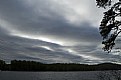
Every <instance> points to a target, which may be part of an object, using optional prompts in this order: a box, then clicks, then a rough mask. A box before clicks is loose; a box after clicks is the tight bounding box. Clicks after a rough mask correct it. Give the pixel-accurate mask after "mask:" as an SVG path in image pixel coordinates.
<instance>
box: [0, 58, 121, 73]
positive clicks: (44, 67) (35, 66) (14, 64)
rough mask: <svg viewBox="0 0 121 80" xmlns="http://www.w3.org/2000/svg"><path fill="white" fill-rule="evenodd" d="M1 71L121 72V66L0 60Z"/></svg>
mask: <svg viewBox="0 0 121 80" xmlns="http://www.w3.org/2000/svg"><path fill="white" fill-rule="evenodd" d="M0 70H3V71H99V70H121V65H118V64H113V63H103V64H98V65H86V64H75V63H55V64H44V63H40V62H35V61H25V60H23V61H22V60H12V61H11V63H10V64H6V63H5V61H3V60H0Z"/></svg>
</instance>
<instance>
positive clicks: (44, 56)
mask: <svg viewBox="0 0 121 80" xmlns="http://www.w3.org/2000/svg"><path fill="white" fill-rule="evenodd" d="M76 1H77V2H78V0H76ZM62 2H63V3H62ZM62 2H56V0H35V1H33V0H1V1H0V59H4V60H7V61H9V60H12V59H27V60H36V61H41V62H47V63H53V62H75V63H77V62H79V63H101V62H106V61H112V60H113V59H115V60H118V61H119V60H120V58H119V57H117V56H114V55H112V54H109V55H108V56H107V53H103V52H102V51H101V46H100V42H101V37H100V35H99V31H98V28H96V27H95V26H93V24H94V23H93V21H92V22H91V21H90V20H92V19H93V18H96V17H93V16H92V17H91V18H88V19H89V20H88V19H84V18H83V16H85V15H86V14H83V15H81V16H80V15H79V13H78V14H77V13H76V11H74V10H75V9H77V8H78V7H77V8H75V9H71V8H70V7H68V6H69V5H71V6H73V5H72V4H67V3H64V2H65V1H62ZM67 2H68V0H67ZM82 2H84V1H82ZM87 2H89V1H87ZM62 6H63V7H62ZM90 9H91V8H90ZM94 10H95V9H92V12H90V14H93V15H94ZM82 11H84V10H82ZM90 11H91V10H90ZM82 13H83V12H82ZM86 13H88V12H86ZM96 24H97V23H96ZM26 36H28V37H26ZM43 37H44V38H47V39H50V40H51V41H46V40H42V39H41V38H43ZM56 41H58V42H62V43H63V45H61V44H59V43H56Z"/></svg>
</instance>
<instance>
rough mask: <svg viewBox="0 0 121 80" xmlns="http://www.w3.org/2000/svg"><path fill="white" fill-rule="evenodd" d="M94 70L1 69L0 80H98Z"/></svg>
mask: <svg viewBox="0 0 121 80" xmlns="http://www.w3.org/2000/svg"><path fill="white" fill-rule="evenodd" d="M97 73H98V72H96V71H92V72H91V71H87V72H86V71H83V72H11V71H1V72H0V80H98V79H97Z"/></svg>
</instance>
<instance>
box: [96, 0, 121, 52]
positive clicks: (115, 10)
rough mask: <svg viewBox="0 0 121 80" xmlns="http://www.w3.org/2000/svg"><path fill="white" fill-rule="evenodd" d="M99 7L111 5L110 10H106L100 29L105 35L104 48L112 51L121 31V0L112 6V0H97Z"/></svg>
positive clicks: (103, 35) (102, 34)
mask: <svg viewBox="0 0 121 80" xmlns="http://www.w3.org/2000/svg"><path fill="white" fill-rule="evenodd" d="M96 3H97V6H98V7H103V8H106V7H109V10H108V11H106V12H104V16H103V19H102V21H101V24H100V27H99V30H100V34H101V36H102V37H103V41H102V44H104V47H103V50H104V51H107V52H110V51H111V50H112V48H113V47H114V45H115V40H116V38H117V37H118V35H119V33H120V32H121V27H120V26H121V20H120V19H121V0H119V1H118V2H116V3H114V4H113V5H112V6H111V3H112V0H96Z"/></svg>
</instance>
